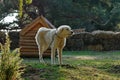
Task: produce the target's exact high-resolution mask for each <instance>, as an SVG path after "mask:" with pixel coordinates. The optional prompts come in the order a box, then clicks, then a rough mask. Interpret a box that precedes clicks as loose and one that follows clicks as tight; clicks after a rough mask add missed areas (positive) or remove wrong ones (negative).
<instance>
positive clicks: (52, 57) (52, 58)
mask: <svg viewBox="0 0 120 80" xmlns="http://www.w3.org/2000/svg"><path fill="white" fill-rule="evenodd" d="M51 64H55V48H51Z"/></svg>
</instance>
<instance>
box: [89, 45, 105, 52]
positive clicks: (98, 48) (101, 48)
mask: <svg viewBox="0 0 120 80" xmlns="http://www.w3.org/2000/svg"><path fill="white" fill-rule="evenodd" d="M87 49H88V50H92V51H102V50H103V46H102V45H101V44H97V45H89V46H87Z"/></svg>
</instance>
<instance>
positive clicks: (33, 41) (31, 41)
mask: <svg viewBox="0 0 120 80" xmlns="http://www.w3.org/2000/svg"><path fill="white" fill-rule="evenodd" d="M20 42H23V43H26V42H29V43H36V41H35V40H20Z"/></svg>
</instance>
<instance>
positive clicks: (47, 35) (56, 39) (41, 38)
mask: <svg viewBox="0 0 120 80" xmlns="http://www.w3.org/2000/svg"><path fill="white" fill-rule="evenodd" d="M72 34H73V31H72V30H71V28H70V26H68V25H62V26H60V27H59V28H58V29H48V28H45V27H41V28H40V29H39V30H38V32H37V34H36V36H35V39H36V43H37V45H38V49H39V60H40V62H44V61H43V58H42V54H43V53H44V51H45V50H47V49H48V47H51V64H55V51H56V49H57V53H58V61H59V64H60V65H61V64H62V50H63V48H64V46H65V44H66V38H67V37H68V36H71V35H72Z"/></svg>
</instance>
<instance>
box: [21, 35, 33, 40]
mask: <svg viewBox="0 0 120 80" xmlns="http://www.w3.org/2000/svg"><path fill="white" fill-rule="evenodd" d="M30 39H32V40H35V37H25V36H20V40H30Z"/></svg>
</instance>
